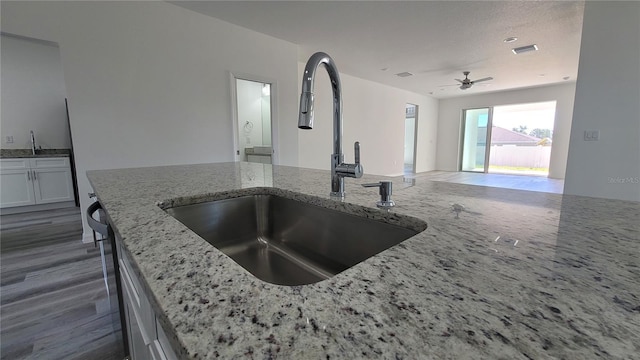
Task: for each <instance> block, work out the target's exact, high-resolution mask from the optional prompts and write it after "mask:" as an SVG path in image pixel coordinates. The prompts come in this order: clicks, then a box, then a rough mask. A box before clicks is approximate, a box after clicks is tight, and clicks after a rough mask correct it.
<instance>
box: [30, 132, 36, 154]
mask: <svg viewBox="0 0 640 360" xmlns="http://www.w3.org/2000/svg"><path fill="white" fill-rule="evenodd" d="M29 134H30V135H31V153H32V154H33V155H35V154H36V136H35V135H34V134H33V130H30V131H29Z"/></svg>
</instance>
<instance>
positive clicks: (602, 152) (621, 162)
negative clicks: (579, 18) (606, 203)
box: [564, 1, 640, 201]
mask: <svg viewBox="0 0 640 360" xmlns="http://www.w3.org/2000/svg"><path fill="white" fill-rule="evenodd" d="M639 84H640V3H638V2H609V1H603V2H591V1H587V2H586V4H585V10H584V22H583V29H582V46H581V49H580V64H579V67H578V82H577V84H576V99H575V109H574V113H573V119H574V120H573V125H572V128H571V146H570V148H569V161H568V164H567V177H566V180H565V187H564V192H565V194H575V195H584V196H593V197H601V198H612V199H622V200H635V201H640V85H639ZM587 130H600V140H599V141H585V140H584V131H587Z"/></svg>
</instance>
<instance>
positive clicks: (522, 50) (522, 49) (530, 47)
mask: <svg viewBox="0 0 640 360" xmlns="http://www.w3.org/2000/svg"><path fill="white" fill-rule="evenodd" d="M536 50H538V45H536V44H533V45H527V46H521V47H517V48H513V49H511V51H513V53H514V54H522V53H525V52H529V51H536Z"/></svg>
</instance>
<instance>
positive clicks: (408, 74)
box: [396, 71, 413, 77]
mask: <svg viewBox="0 0 640 360" xmlns="http://www.w3.org/2000/svg"><path fill="white" fill-rule="evenodd" d="M396 76H397V77H409V76H413V74H412V73H410V72H406V71H405V72H401V73H397V74H396Z"/></svg>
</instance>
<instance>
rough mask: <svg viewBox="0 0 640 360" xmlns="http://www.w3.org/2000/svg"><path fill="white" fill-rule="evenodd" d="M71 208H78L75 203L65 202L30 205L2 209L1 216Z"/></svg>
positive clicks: (0, 210)
mask: <svg viewBox="0 0 640 360" xmlns="http://www.w3.org/2000/svg"><path fill="white" fill-rule="evenodd" d="M69 207H76V203H75V201H64V202H58V203H51V204H40V205H28V206H16V207H9V208H2V209H0V214H2V215H12V214H21V213H27V212H33V211H43V210H55V209H64V208H69Z"/></svg>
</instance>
